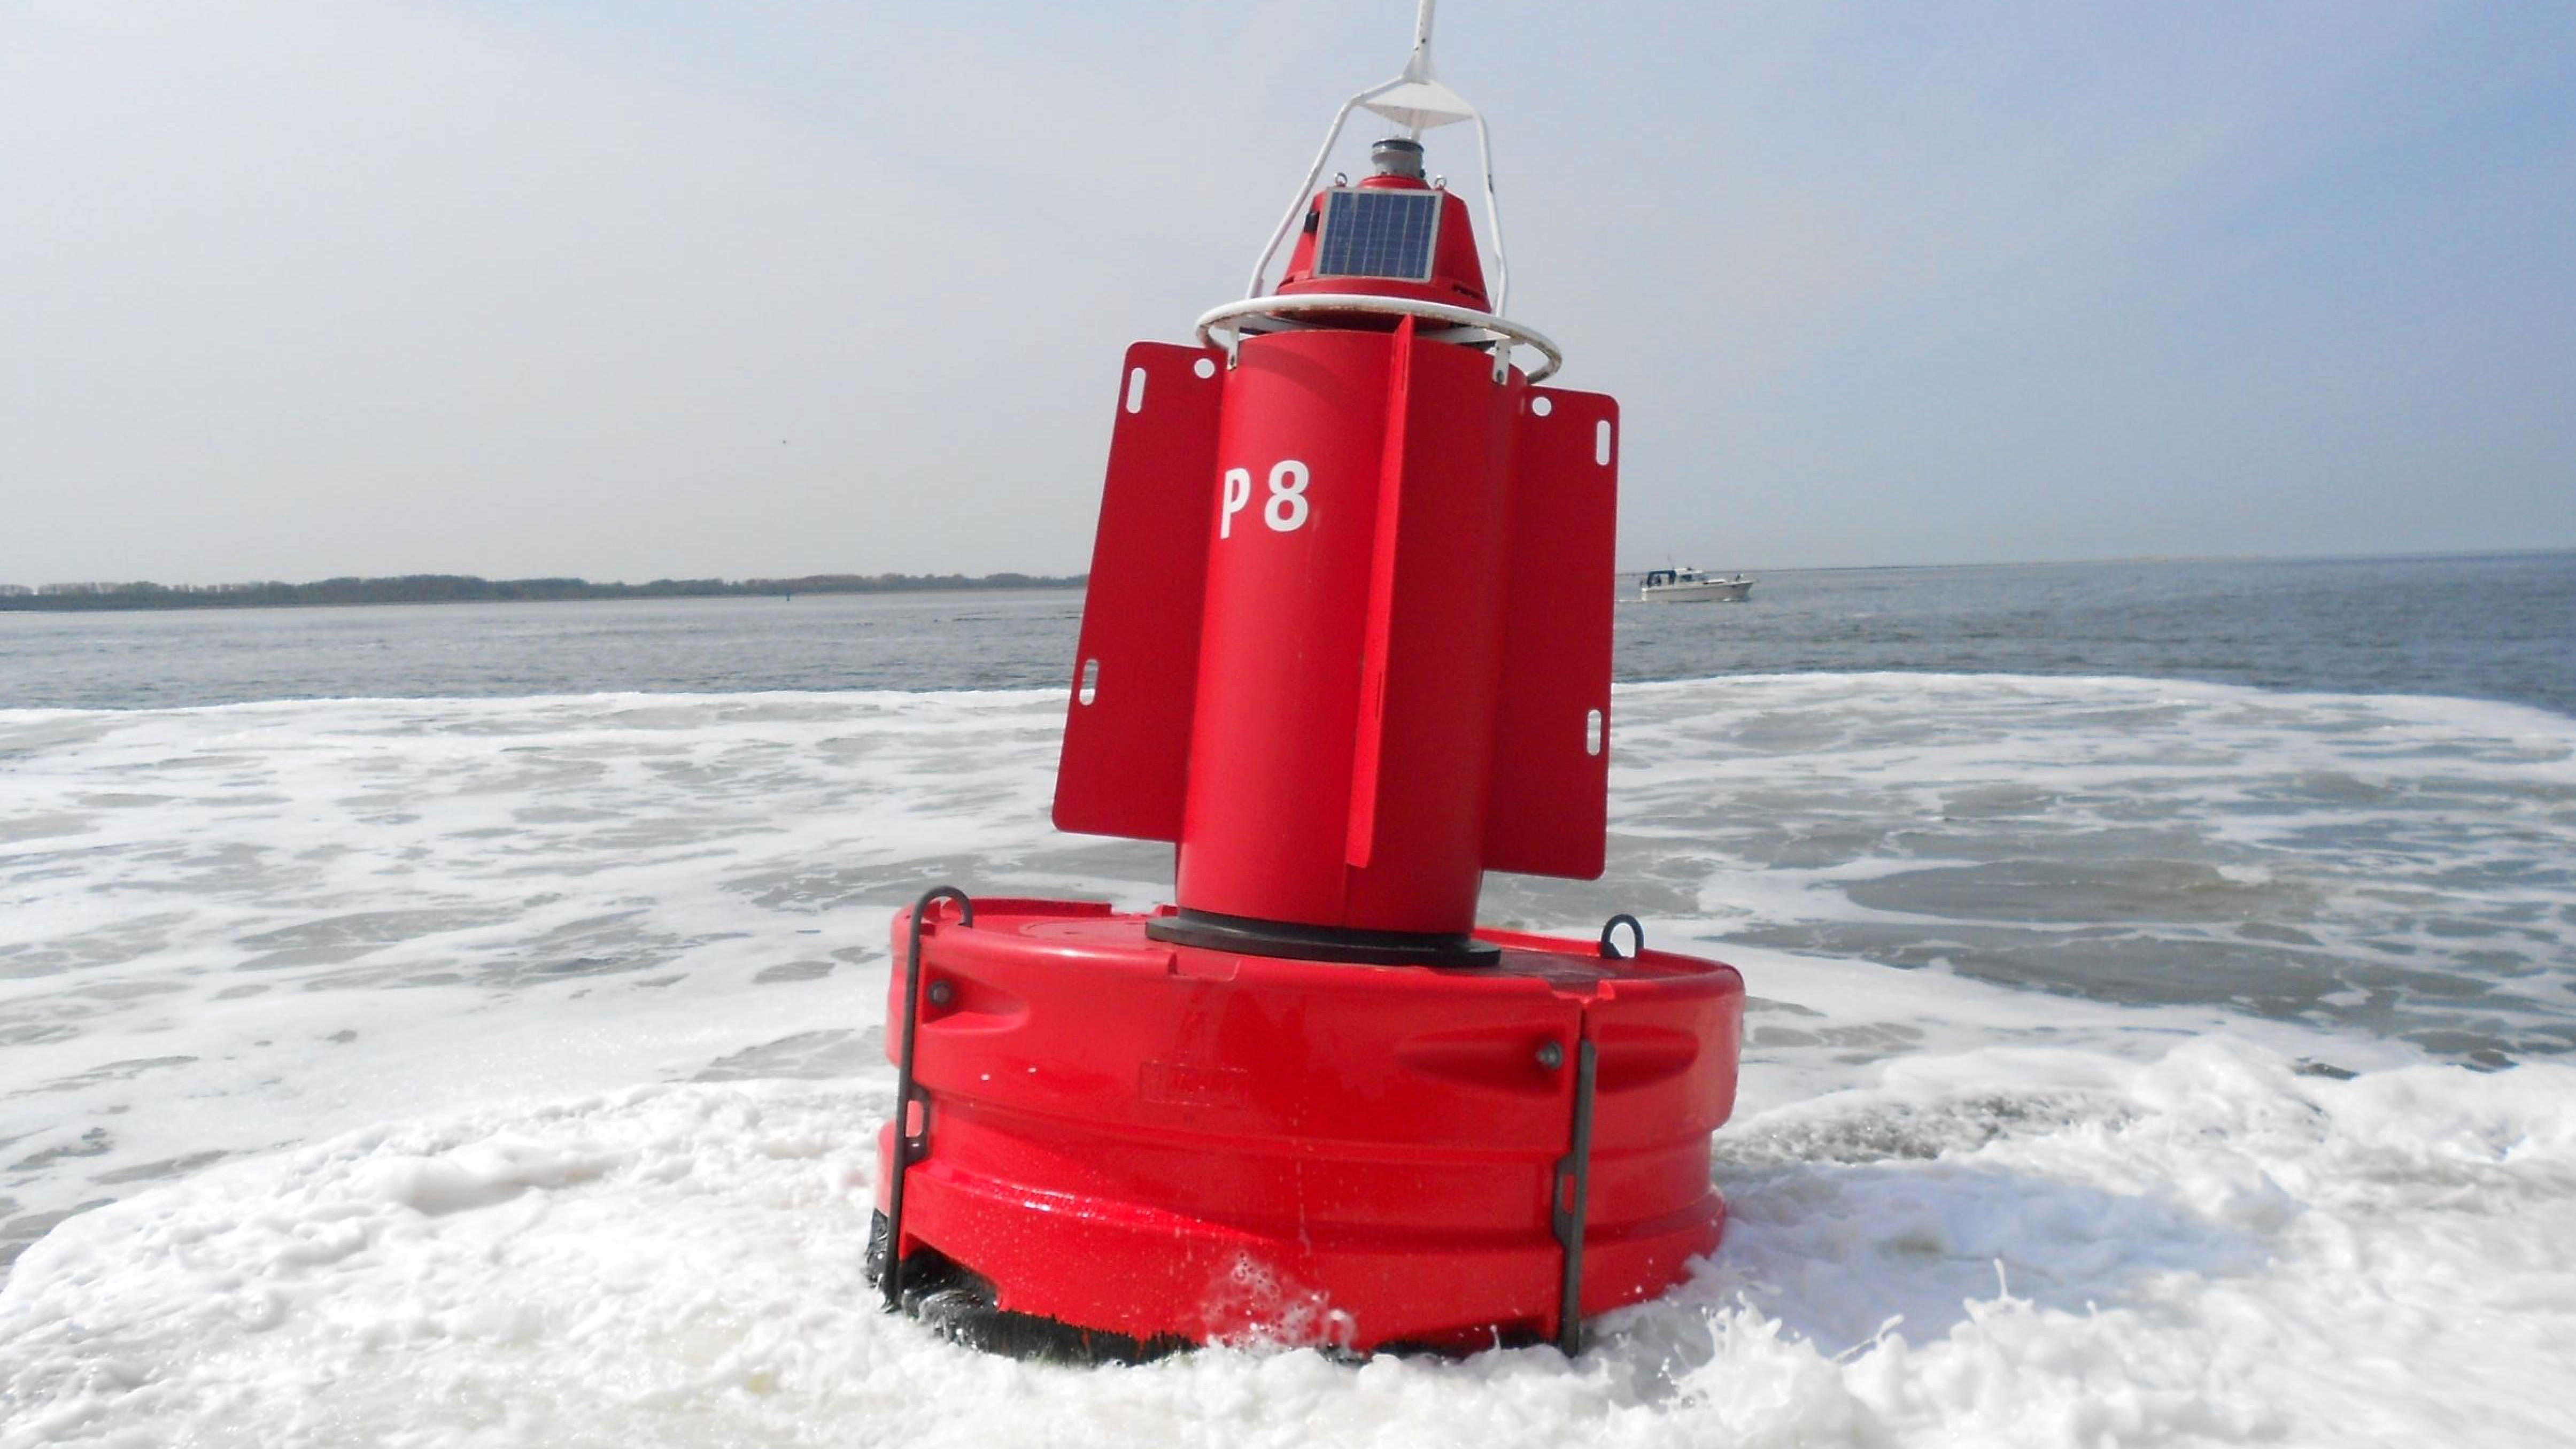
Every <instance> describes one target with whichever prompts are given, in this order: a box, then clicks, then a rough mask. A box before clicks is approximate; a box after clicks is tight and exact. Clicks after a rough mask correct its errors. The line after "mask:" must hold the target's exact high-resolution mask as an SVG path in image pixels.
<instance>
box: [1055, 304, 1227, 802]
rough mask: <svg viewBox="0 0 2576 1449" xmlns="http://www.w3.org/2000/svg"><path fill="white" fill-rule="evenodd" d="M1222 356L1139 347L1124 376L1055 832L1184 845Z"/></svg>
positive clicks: (1069, 708)
mask: <svg viewBox="0 0 2576 1449" xmlns="http://www.w3.org/2000/svg"><path fill="white" fill-rule="evenodd" d="M1224 376H1225V354H1224V353H1222V352H1219V351H1216V350H1214V349H1211V348H1199V347H1175V346H1172V345H1170V344H1168V343H1162V342H1139V343H1137V344H1136V345H1135V346H1133V347H1130V348H1128V349H1127V364H1126V366H1125V367H1123V368H1121V369H1120V370H1119V375H1118V378H1119V380H1118V425H1117V428H1116V430H1115V431H1114V432H1112V433H1111V434H1110V439H1109V478H1108V482H1107V484H1106V485H1105V486H1104V487H1103V488H1102V490H1101V498H1100V533H1099V536H1098V539H1097V541H1096V542H1094V544H1093V545H1092V551H1091V586H1090V590H1089V593H1088V595H1087V597H1086V598H1085V599H1084V601H1083V606H1082V636H1081V644H1080V646H1079V647H1078V648H1077V649H1076V650H1075V651H1074V666H1073V667H1074V677H1073V698H1072V700H1071V701H1070V702H1069V703H1068V704H1067V705H1066V708H1065V720H1064V756H1063V758H1062V760H1061V761H1060V762H1059V763H1058V765H1057V767H1056V777H1055V824H1056V828H1057V829H1059V830H1071V831H1078V832H1080V833H1082V834H1085V835H1123V836H1128V837H1131V838H1134V839H1138V840H1175V841H1176V840H1178V839H1180V838H1181V804H1182V799H1183V796H1184V794H1185V792H1186V790H1187V787H1188V783H1189V746H1190V710H1191V703H1192V700H1193V699H1194V697H1195V696H1196V694H1197V688H1198V662H1199V616H1200V614H1201V612H1202V610H1203V609H1204V608H1205V605H1206V594H1207V551H1208V530H1209V528H1210V526H1211V525H1210V520H1211V519H1212V518H1213V516H1214V512H1213V510H1214V508H1215V485H1216V432H1217V404H1218V400H1219V399H1220V398H1221V397H1222V396H1223V395H1224V391H1225V388H1224Z"/></svg>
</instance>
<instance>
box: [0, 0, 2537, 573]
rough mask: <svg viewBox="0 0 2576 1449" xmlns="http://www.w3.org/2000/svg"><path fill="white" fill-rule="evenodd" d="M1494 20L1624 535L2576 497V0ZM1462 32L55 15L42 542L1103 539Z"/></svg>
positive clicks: (1722, 542) (1447, 19)
mask: <svg viewBox="0 0 2576 1449" xmlns="http://www.w3.org/2000/svg"><path fill="white" fill-rule="evenodd" d="M1441 12H1442V13H1441V30H1440V38H1439V44H1438V46H1437V52H1436V53H1437V55H1438V58H1439V61H1440V71H1441V74H1442V76H1443V78H1444V79H1447V80H1449V81H1450V82H1451V83H1452V84H1454V85H1456V86H1457V87H1458V88H1459V89H1460V90H1461V91H1463V92H1464V93H1465V94H1467V95H1468V96H1469V97H1471V98H1472V99H1474V100H1475V101H1476V102H1477V103H1478V104H1479V105H1481V106H1483V107H1484V108H1485V109H1486V111H1487V112H1488V114H1489V115H1490V116H1491V117H1492V118H1493V120H1494V127H1495V144H1496V151H1497V165H1498V169H1499V171H1500V173H1501V183H1502V188H1503V201H1504V219H1505V222H1506V224H1507V226H1508V228H1509V241H1510V244H1511V253H1512V259H1513V263H1514V265H1513V283H1514V287H1513V295H1512V305H1511V310H1512V311H1513V312H1514V313H1515V314H1516V315H1518V316H1520V317H1521V318H1523V319H1524V320H1526V321H1528V322H1529V323H1530V324H1532V325H1534V326H1536V327H1538V328H1540V329H1541V330H1543V331H1546V332H1548V333H1550V334H1552V335H1554V336H1555V337H1556V338H1557V339H1558V340H1560V341H1561V342H1563V343H1564V344H1565V345H1566V347H1567V349H1568V352H1569V354H1570V362H1569V365H1568V367H1567V369H1566V371H1565V373H1564V375H1563V377H1562V378H1561V381H1562V382H1563V383H1565V384H1566V385H1568V386H1574V387H1587V388H1597V389H1601V390H1604V391H1608V392H1611V393H1615V394H1616V395H1618V397H1619V398H1620V400H1621V403H1622V405H1623V407H1624V409H1625V415H1626V451H1625V454H1624V459H1623V469H1624V477H1623V490H1624V491H1623V503H1622V508H1623V518H1622V534H1623V548H1622V555H1623V558H1622V561H1623V563H1625V564H1627V565H1629V566H1645V565H1648V564H1653V563H1661V562H1664V561H1666V560H1668V559H1669V560H1673V561H1678V562H1697V563H1700V564H1704V565H1708V566H1713V567H1729V568H1732V567H1739V566H1742V567H1763V566H1784V565H1793V564H1839V563H1929V562H1950V561H1976V560H1992V559H2028V558H2067V557H2093V556H2119V555H2136V554H2170V553H2193V554H2205V553H2257V552H2260V553H2326V552H2376V551H2406V550H2419V549H2423V550H2430V549H2465V548H2484V547H2537V546H2569V545H2576V4H2570V3H2565V0H2534V3H2528V4H2520V3H2503V0H2477V3H2461V4H2432V3H2428V4H2371V3H2360V0H2330V3H2317V4H2267V3H2249V0H2230V3H2222V4H2211V5H2190V4H2175V3H2168V0H2155V3H2148V0H2140V3H2136V4H2130V5H2122V6H2099V5H2077V4H2072V3H2067V0H2037V3H2029V4H2009V3H1980V4H1928V3H1927V4H1894V3H1887V4H1844V5H1830V6H1829V5H1823V4H1805V3H1799V4H1768V3H1764V4H1673V5H1652V4H1636V5H1608V4H1568V3H1565V0H1556V3H1549V4H1540V3H1535V0H1530V3H1523V0H1448V3H1447V4H1444V5H1443V6H1442V7H1441ZM1411 18H1412V6H1411V4H1410V3H1407V0H1365V3H1362V0H1296V3H1287V0H1244V3H1230V4H1178V3H1145V0H1135V3H1087V4H1080V5H1072V4H1044V5H1040V4H1000V3H971V0H968V3H939V4H929V3H921V4H913V5H905V6H884V5H869V4H853V3H848V0H833V3H812V4H804V3H793V0H782V3H771V4H760V5H749V4H728V5H680V4H642V3H608V0H598V3H587V4H580V3H550V4H534V3H532V4H500V3H481V4H472V3H448V4H430V3H413V4H362V3H354V0H349V3H343V0H333V3H297V0H261V3H257V4H222V3H212V4H188V5H152V4H107V3H99V0H65V3H59V4H52V3H40V4H26V3H14V0H0V582H18V583H29V584H34V583H44V582H52V581H63V580H81V579H139V578H148V579H157V580H162V581H197V582H213V581H222V580H237V579H251V578H285V579H307V578H315V577H320V576H323V575H327V574H338V573H364V574H389V573H401V572H470V573H481V574H486V575H491V576H520V575H530V574H580V575H586V576H588V577H591V578H603V579H604V578H626V579H646V578H653V577H658V576H666V575H681V576H703V575H727V576H743V575H760V574H767V575H781V574H796V573H805V572H817V571H859V572H877V571H882V570H903V571H933V570H936V571H947V570H966V571H973V572H983V571H986V570H993V569H1023V570H1031V571H1049V572H1058V571H1073V570H1078V569H1080V568H1083V567H1084V566H1085V565H1086V564H1087V561H1088V556H1089V541H1090V534H1091V525H1092V518H1093V509H1094V507H1095V506H1096V502H1097V495H1098V488H1099V483H1100V474H1101V467H1102V463H1103V457H1104V452H1105V447H1106V443H1107V437H1108V431H1109V423H1110V418H1111V415H1112V408H1113V403H1114V398H1115V394H1116V390H1117V385H1118V377H1117V372H1118V360H1119V354H1120V352H1121V350H1122V349H1123V348H1124V347H1125V346H1126V344H1127V343H1128V342H1129V341H1130V340H1132V339H1135V338H1163V339H1169V340H1174V341H1179V340H1183V339H1184V338H1185V335H1186V329H1187V327H1188V324H1189V322H1190V319H1191V318H1193V317H1195V316H1196V315H1197V314H1198V313H1199V312H1200V311H1201V310H1203V309H1205V308H1206V307H1208V306H1210V305H1213V304H1214V303H1217V302H1220V301H1223V300H1226V299H1228V298H1230V297H1232V296H1234V295H1236V294H1237V293H1238V292H1239V290H1240V288H1241V285H1242V278H1243V275H1244V274H1245V272H1246V271H1247V270H1248V268H1249V265H1250V262H1251V259H1252V257H1253V255H1254V254H1255V253H1256V252H1257V251H1258V250H1259V247H1260V244H1261V243H1262V241H1263V240H1265V239H1266V237H1267V235H1268V232H1269V228H1270V227H1271V225H1272V224H1273V223H1274V221H1275V220H1276V218H1277V215H1278V212H1279V210H1280V208H1281V207H1282V205H1283V204H1284V203H1285V201H1286V199H1287V192H1288V190H1289V188H1290V187H1291V186H1292V185H1293V184H1294V183H1295V181H1296V180H1297V178H1298V176H1299V175H1300V174H1301V173H1302V171H1303V169H1304V166H1305V163H1306V161H1307V159H1308V157H1309V154H1310V153H1311V151H1312V148H1313V147H1314V144H1315V142H1316V140H1317V139H1318V138H1319V137H1320V135H1321V134H1322V130H1323V126H1324V123H1325V122H1326V121H1327V120H1328V119H1329V118H1330V115H1331V112H1332V108H1333V107H1334V106H1335V105H1337V104H1338V103H1339V102H1340V100H1341V99H1342V98H1343V97H1344V96H1346V95H1348V94H1349V93H1350V92H1351V91H1353V90H1356V89H1358V88H1359V87H1361V86H1363V85H1366V84H1369V83H1371V82H1374V81H1377V80H1380V79H1383V78H1385V77H1386V76H1388V75H1390V74H1392V73H1393V72H1394V71H1395V70H1396V69H1397V68H1398V67H1399V66H1400V64H1401V63H1402V60H1403V54H1404V50H1405V47H1406V43H1407V41H1408V39H1409V27H1410V24H1411ZM1367 139H1368V137H1367V136H1365V135H1359V136H1356V137H1355V138H1354V146H1353V155H1354V159H1353V160H1352V161H1351V162H1350V163H1349V164H1351V165H1352V166H1353V167H1354V168H1356V167H1357V166H1358V165H1359V164H1360V163H1359V162H1358V161H1357V159H1356V154H1357V146H1358V143H1364V142H1365V141H1366V140H1367ZM1430 143H1431V145H1432V148H1433V150H1432V156H1431V166H1432V169H1433V170H1435V171H1446V172H1448V173H1450V174H1452V175H1454V176H1457V177H1460V178H1462V179H1463V178H1465V177H1467V176H1468V175H1470V174H1471V172H1472V169H1473V167H1472V142H1470V141H1468V140H1467V138H1466V136H1465V134H1464V132H1463V131H1462V130H1457V129H1452V130H1447V131H1441V132H1435V133H1433V135H1432V136H1431V138H1430ZM1462 184H1463V181H1462Z"/></svg>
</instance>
